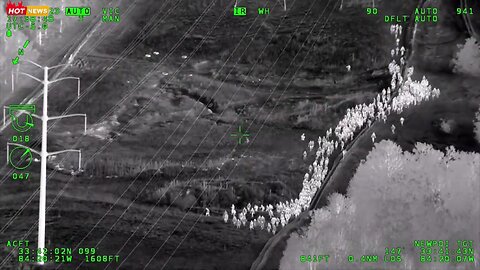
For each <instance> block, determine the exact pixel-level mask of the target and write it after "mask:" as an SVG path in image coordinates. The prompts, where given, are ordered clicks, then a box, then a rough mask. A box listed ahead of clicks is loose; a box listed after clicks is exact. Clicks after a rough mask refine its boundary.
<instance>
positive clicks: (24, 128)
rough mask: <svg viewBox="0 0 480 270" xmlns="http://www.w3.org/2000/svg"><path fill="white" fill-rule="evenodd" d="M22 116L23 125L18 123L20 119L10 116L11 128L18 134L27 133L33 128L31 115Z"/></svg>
mask: <svg viewBox="0 0 480 270" xmlns="http://www.w3.org/2000/svg"><path fill="white" fill-rule="evenodd" d="M24 116H25V119H24V122H23V123H20V118H19V117H17V116H15V115H11V119H12V128H13V129H14V130H15V131H18V132H27V131H29V130H30V129H31V128H33V127H34V123H33V118H32V115H30V114H25V115H24Z"/></svg>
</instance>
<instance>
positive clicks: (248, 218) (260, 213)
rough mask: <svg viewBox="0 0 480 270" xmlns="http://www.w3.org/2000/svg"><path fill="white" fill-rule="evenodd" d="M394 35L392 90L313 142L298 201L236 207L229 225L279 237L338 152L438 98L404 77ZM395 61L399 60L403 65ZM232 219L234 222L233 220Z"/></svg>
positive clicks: (395, 30) (395, 29)
mask: <svg viewBox="0 0 480 270" xmlns="http://www.w3.org/2000/svg"><path fill="white" fill-rule="evenodd" d="M390 31H391V33H392V35H394V36H395V40H396V48H395V49H392V51H391V53H392V57H393V58H394V59H393V60H392V62H391V63H390V64H389V66H388V69H389V72H390V74H391V75H392V80H391V83H390V87H388V88H387V89H383V91H382V92H381V93H379V94H378V95H377V97H376V98H374V100H373V102H372V103H370V104H368V105H367V104H365V103H364V104H360V105H356V106H355V107H353V108H349V109H347V112H346V114H345V116H344V117H343V119H341V120H340V121H339V123H338V125H337V126H336V127H335V129H332V128H330V129H328V130H327V131H326V134H325V136H320V137H319V138H318V140H317V143H315V142H314V141H313V140H312V141H309V143H308V149H307V150H305V151H304V153H303V157H304V159H307V158H308V157H310V156H313V152H314V148H315V146H317V150H316V151H315V158H313V163H312V164H311V165H310V166H309V168H308V173H306V174H305V176H304V179H303V188H302V190H301V192H300V194H299V196H298V198H296V199H291V200H290V201H286V202H280V203H278V204H277V205H275V207H274V206H272V205H271V204H269V205H267V206H265V205H260V206H258V205H253V206H252V205H251V204H250V203H249V204H248V205H247V206H246V207H243V209H241V211H240V210H239V211H238V214H237V210H236V207H235V205H232V207H231V211H230V215H229V213H228V212H227V211H226V210H225V212H224V214H223V220H224V222H225V223H227V222H228V221H229V219H230V220H231V222H232V223H233V225H234V226H235V227H237V228H240V227H242V226H247V224H248V226H249V229H250V230H253V229H256V228H258V229H261V230H263V229H266V230H267V231H268V232H269V233H273V234H275V233H276V232H277V231H278V226H280V225H281V226H282V227H284V226H286V224H287V223H288V222H289V220H290V219H291V218H293V217H297V216H298V215H300V213H301V212H302V211H305V210H306V209H308V207H309V205H310V202H311V200H312V198H313V196H314V195H315V193H316V192H317V190H318V189H319V188H320V187H321V186H322V184H324V182H325V180H326V176H327V173H328V170H329V162H330V159H331V158H332V154H333V153H334V152H335V151H338V153H341V155H343V156H345V154H346V153H347V151H348V149H346V146H347V143H349V142H351V141H352V139H353V138H354V137H355V134H356V133H357V132H359V131H360V130H361V129H362V128H363V127H365V126H366V125H368V126H371V125H372V124H373V123H374V122H375V121H383V122H386V120H387V116H388V115H390V114H391V113H398V114H400V113H402V112H403V110H404V109H406V108H408V107H409V106H411V105H417V104H419V103H421V102H422V101H425V100H429V99H430V98H434V97H438V96H439V95H440V90H438V89H436V88H432V86H431V85H430V84H429V82H428V81H427V79H426V78H425V77H423V79H422V80H421V81H415V80H413V79H412V75H413V67H409V68H406V69H405V71H404V73H405V74H404V75H405V78H404V76H402V70H403V67H404V65H405V63H406V60H405V57H406V56H405V48H404V47H399V46H400V39H399V36H400V34H401V33H402V27H401V26H400V25H392V26H391V28H390ZM395 59H397V60H398V59H399V62H400V65H399V64H398V63H397V62H396V60H395ZM404 121H405V119H404V118H403V117H402V118H400V125H401V126H403V124H404ZM391 130H392V133H395V125H392V126H391ZM371 137H372V142H373V143H374V142H375V139H376V135H375V133H372V135H371ZM305 139H306V136H305V134H302V135H301V140H302V141H304V140H305ZM230 216H231V218H230Z"/></svg>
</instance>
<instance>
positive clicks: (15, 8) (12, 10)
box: [6, 1, 27, 16]
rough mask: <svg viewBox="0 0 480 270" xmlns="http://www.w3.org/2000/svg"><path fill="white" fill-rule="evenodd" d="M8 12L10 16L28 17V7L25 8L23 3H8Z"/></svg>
mask: <svg viewBox="0 0 480 270" xmlns="http://www.w3.org/2000/svg"><path fill="white" fill-rule="evenodd" d="M6 12H7V15H8V16H26V15H27V7H26V6H24V5H23V3H22V2H18V4H13V3H12V2H10V1H8V3H7V7H6Z"/></svg>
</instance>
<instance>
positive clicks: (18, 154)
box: [9, 146, 33, 170]
mask: <svg viewBox="0 0 480 270" xmlns="http://www.w3.org/2000/svg"><path fill="white" fill-rule="evenodd" d="M9 158H10V159H9V161H10V164H11V165H12V166H13V167H14V168H15V169H17V170H25V169H26V168H28V166H30V164H32V161H33V157H32V151H30V149H28V148H26V147H21V146H18V147H15V148H14V149H13V150H12V151H10V155H9Z"/></svg>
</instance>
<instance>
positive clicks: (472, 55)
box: [453, 37, 480, 76]
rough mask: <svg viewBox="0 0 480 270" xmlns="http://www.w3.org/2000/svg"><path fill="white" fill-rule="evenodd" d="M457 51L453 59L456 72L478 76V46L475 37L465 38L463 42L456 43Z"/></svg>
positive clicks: (479, 64)
mask: <svg viewBox="0 0 480 270" xmlns="http://www.w3.org/2000/svg"><path fill="white" fill-rule="evenodd" d="M458 48H459V50H458V52H457V55H456V57H455V58H454V59H453V64H454V68H453V71H454V72H456V73H463V74H467V75H470V76H480V47H479V44H478V42H477V41H476V39H475V38H473V37H471V38H468V39H466V40H465V44H463V45H461V44H460V45H458Z"/></svg>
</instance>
